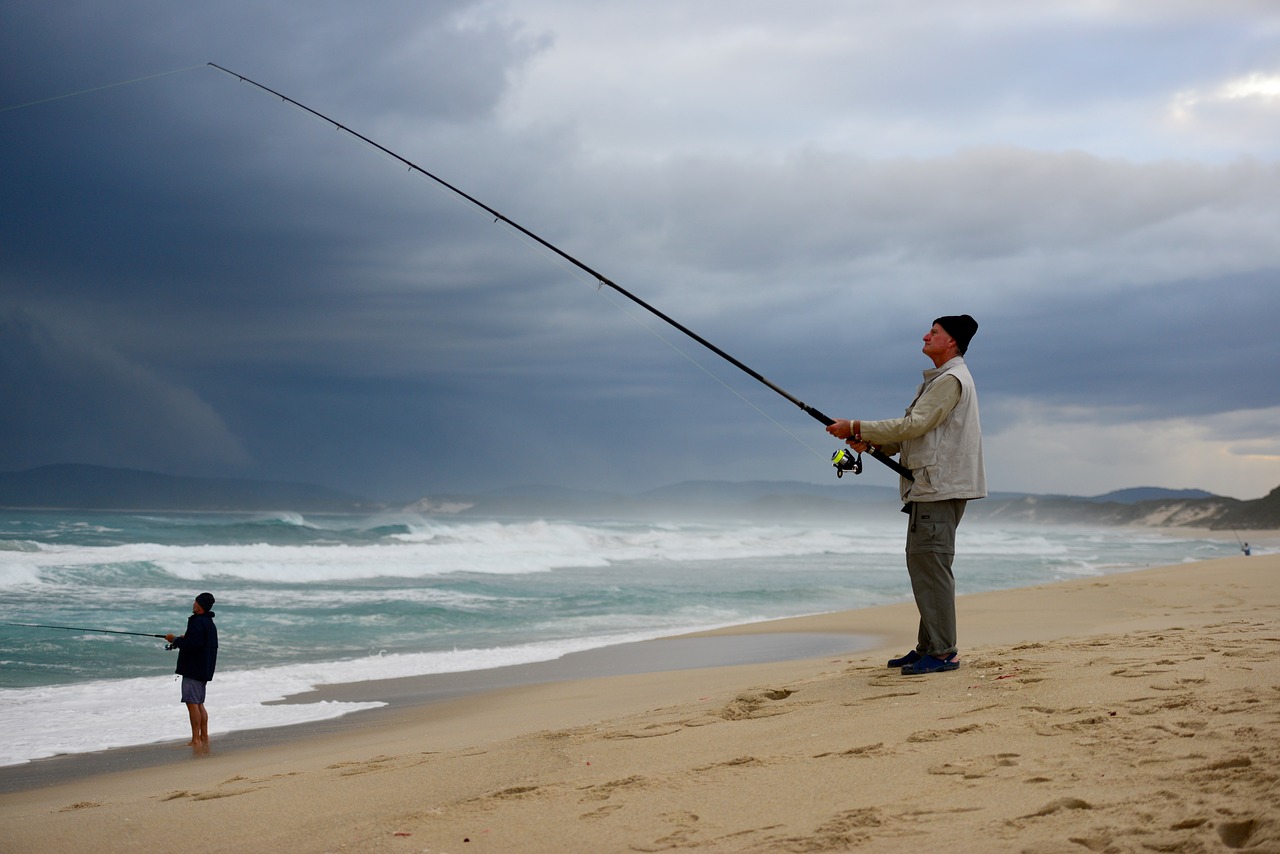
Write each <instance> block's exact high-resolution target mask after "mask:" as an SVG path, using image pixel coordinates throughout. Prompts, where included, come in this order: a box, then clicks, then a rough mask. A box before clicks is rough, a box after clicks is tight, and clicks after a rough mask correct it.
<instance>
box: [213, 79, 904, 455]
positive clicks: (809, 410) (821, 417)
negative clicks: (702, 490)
mask: <svg viewBox="0 0 1280 854" xmlns="http://www.w3.org/2000/svg"><path fill="white" fill-rule="evenodd" d="M209 67H210V68H215V69H217V70H218V71H221V72H223V73H224V74H228V75H230V76H231V77H234V78H236V79H237V80H239V81H240V82H241V83H248V84H249V85H251V86H253V87H255V88H257V89H259V90H261V91H263V92H266V93H267V94H269V95H274V96H275V97H277V98H279V99H280V100H282V101H284V102H286V103H288V104H292V105H293V106H295V107H297V108H298V109H300V110H303V111H304V112H308V113H310V114H311V115H313V116H315V117H316V118H318V119H320V120H322V121H324V122H327V123H328V124H331V125H333V126H334V127H335V128H337V129H338V130H340V131H343V132H344V133H348V134H350V135H351V136H353V137H355V138H356V139H358V140H360V141H361V142H363V143H365V144H366V145H369V146H372V147H373V148H376V149H377V150H378V151H381V152H382V153H383V154H386V155H387V156H388V157H391V158H392V159H394V160H397V161H399V162H400V163H403V164H404V165H405V166H407V167H409V169H411V170H413V171H415V172H417V173H419V174H421V175H423V176H425V177H427V178H430V179H431V180H432V181H434V182H436V183H437V184H439V185H440V186H442V187H444V188H445V189H446V190H449V191H450V192H452V193H455V194H457V195H458V196H460V197H462V198H463V199H465V200H466V201H468V202H470V203H471V204H472V205H475V206H476V207H478V208H480V209H481V210H482V211H484V212H485V213H487V214H489V215H490V216H492V217H493V218H494V221H495V222H502V223H505V224H506V225H508V226H509V227H511V228H513V229H515V230H516V231H518V232H520V233H521V234H523V235H524V236H525V237H527V238H529V239H530V240H532V241H534V242H535V243H537V244H538V245H540V246H542V247H544V248H545V249H547V250H549V251H551V252H553V253H555V254H556V255H558V256H559V257H560V258H562V259H564V260H565V261H567V262H569V263H570V264H572V265H573V266H575V267H577V268H578V269H579V270H581V271H582V272H584V273H586V274H587V275H588V276H591V277H592V278H593V279H595V280H596V283H597V286H598V287H602V288H603V287H608V288H611V289H613V290H614V291H616V292H617V293H619V294H621V295H622V296H624V297H626V298H627V299H629V300H631V301H632V302H633V303H635V304H636V305H638V306H640V307H641V308H643V309H644V310H645V311H648V312H649V313H650V314H653V315H654V316H656V317H658V318H660V319H662V320H664V321H666V322H667V323H668V324H670V325H671V326H673V327H674V328H676V329H678V330H680V331H681V332H683V333H684V334H685V335H687V336H689V337H690V338H692V339H693V340H694V341H697V342H698V343H699V344H701V345H702V346H703V347H706V348H707V349H708V350H710V351H711V352H713V353H715V354H716V355H717V356H719V357H720V358H722V359H724V360H725V361H727V362H728V363H729V364H731V365H733V366H734V367H735V368H737V369H738V370H740V371H742V372H743V373H745V374H746V375H747V376H749V377H751V378H752V379H754V380H756V381H757V382H760V383H762V384H763V385H765V386H767V387H768V388H769V389H771V390H773V391H774V392H776V393H778V394H779V395H781V396H782V397H784V398H786V399H787V400H789V401H790V402H791V403H793V404H795V405H796V406H798V407H800V409H801V410H803V411H804V412H805V414H807V415H809V416H810V417H812V418H814V419H815V420H817V421H819V422H821V423H822V425H823V426H824V427H825V426H829V425H831V424H833V423H835V422H834V419H832V418H830V417H828V416H827V415H825V414H823V413H822V412H821V411H819V410H818V409H816V408H814V407H812V406H810V405H809V404H807V403H805V402H804V401H802V400H800V399H799V398H797V397H795V396H794V395H792V394H791V393H790V392H788V391H786V390H785V389H783V388H782V387H780V386H778V385H777V384H775V383H773V382H772V381H770V380H769V379H767V378H766V377H765V376H764V375H763V374H760V373H759V372H757V371H755V370H754V369H752V368H750V367H748V366H747V365H745V364H743V363H742V362H741V361H739V360H738V359H736V358H734V357H733V356H731V355H729V354H728V353H726V352H725V351H724V350H722V349H720V348H719V347H717V346H716V345H715V344H712V343H711V342H710V341H708V340H707V339H705V338H703V337H702V336H701V335H699V334H698V333H696V332H694V331H693V330H692V329H690V328H689V327H687V326H685V325H684V324H682V323H680V322H679V321H677V320H675V319H674V318H672V317H670V316H668V315H666V314H664V313H663V312H661V311H659V310H658V309H657V308H655V307H654V306H652V305H650V304H649V303H647V302H645V301H644V300H642V299H641V298H640V297H638V296H636V295H635V294H633V293H631V292H630V291H628V290H627V289H626V288H624V287H622V286H621V285H619V284H618V283H617V282H615V281H613V280H612V279H610V278H609V277H608V276H606V275H604V274H603V273H600V272H599V271H597V270H594V269H592V268H591V267H589V266H587V265H586V264H584V263H583V262H582V261H579V260H578V259H577V258H575V257H573V256H572V255H570V254H569V253H568V252H565V251H564V250H563V249H561V248H560V247H559V246H556V245H555V244H553V243H551V242H549V241H547V240H545V239H543V238H542V237H539V236H538V235H537V234H534V233H533V232H532V231H530V230H529V229H527V228H525V227H524V226H523V225H521V224H520V223H518V222H516V221H515V220H512V219H510V218H509V217H507V216H506V215H505V214H503V213H502V212H501V211H498V210H495V209H494V208H492V207H490V206H489V205H487V204H485V203H484V202H482V201H480V200H479V199H477V198H476V197H474V196H472V195H470V194H468V193H466V192H464V191H463V190H461V189H459V188H458V187H455V186H454V185H453V184H450V183H449V182H448V181H446V180H444V179H443V178H441V177H440V176H438V175H435V174H433V173H431V172H428V171H427V170H426V169H423V168H422V167H421V166H419V165H418V164H416V163H414V162H412V161H411V160H407V159H405V158H404V157H401V156H400V155H399V154H396V153H395V152H394V151H392V150H391V149H389V148H387V147H386V146H385V145H382V144H380V143H378V142H375V141H374V140H372V139H370V138H369V137H367V136H365V135H364V134H362V133H360V132H358V131H356V130H353V129H352V128H349V127H347V126H346V125H344V124H342V123H341V122H339V121H337V120H335V119H331V118H329V117H328V116H326V115H325V114H324V113H321V112H319V111H317V110H313V109H312V108H310V107H308V106H307V105H306V104H303V103H301V102H299V101H295V100H294V99H293V98H290V97H289V96H288V95H285V94H282V93H280V92H277V91H276V90H275V89H272V88H271V87H269V86H264V85H263V84H261V83H259V82H257V81H256V80H252V79H250V78H248V77H245V76H244V75H243V74H238V73H236V72H234V71H232V70H230V69H228V68H223V67H222V66H221V65H218V64H217V63H216V62H210V63H209ZM869 453H870V454H871V456H872V457H874V458H875V459H876V460H877V461H879V462H881V463H884V464H885V465H886V466H888V467H889V468H891V469H893V470H894V471H895V472H897V473H898V474H899V475H901V476H902V477H905V478H907V479H908V480H914V478H913V477H912V474H911V470H910V469H908V468H907V467H906V466H903V465H902V464H901V463H899V462H898V461H897V460H894V459H893V458H891V457H890V456H888V455H887V454H885V453H884V452H883V451H881V450H880V449H878V448H871V449H870V451H869ZM861 456H862V455H861V454H859V455H858V459H856V460H854V459H852V458H851V456H850V455H849V454H848V453H847V452H845V451H844V450H841V451H836V453H835V454H833V455H832V458H831V460H832V464H833V465H835V466H836V474H837V475H843V474H844V472H845V471H852V472H853V473H854V474H859V473H860V472H861V471H862V462H861Z"/></svg>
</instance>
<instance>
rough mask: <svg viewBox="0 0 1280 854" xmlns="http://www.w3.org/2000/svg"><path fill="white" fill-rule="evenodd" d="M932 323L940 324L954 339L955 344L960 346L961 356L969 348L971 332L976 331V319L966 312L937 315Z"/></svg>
mask: <svg viewBox="0 0 1280 854" xmlns="http://www.w3.org/2000/svg"><path fill="white" fill-rule="evenodd" d="M934 323H936V324H938V325H939V326H941V327H942V328H943V330H944V331H945V332H946V333H947V334H948V335H950V336H951V337H952V338H954V339H956V346H957V347H959V348H960V355H961V356H963V355H964V354H965V351H966V350H968V349H969V342H970V341H972V340H973V333H975V332H977V331H978V321H976V320H974V319H973V318H972V317H970V316H969V315H967V314H952V315H948V316H947V317H939V318H938V319H937V320H935V321H934Z"/></svg>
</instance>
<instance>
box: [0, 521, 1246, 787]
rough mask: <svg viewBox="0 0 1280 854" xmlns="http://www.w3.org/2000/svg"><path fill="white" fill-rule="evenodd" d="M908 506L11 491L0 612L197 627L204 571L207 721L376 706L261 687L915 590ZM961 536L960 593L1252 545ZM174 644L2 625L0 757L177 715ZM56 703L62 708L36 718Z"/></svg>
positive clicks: (62, 746)
mask: <svg viewBox="0 0 1280 854" xmlns="http://www.w3.org/2000/svg"><path fill="white" fill-rule="evenodd" d="M903 520H904V517H903V516H902V515H901V514H899V513H896V512H892V511H885V512H882V513H876V514H871V515H868V514H865V513H864V514H862V515H860V516H859V518H857V519H852V520H850V521H849V523H848V524H841V525H839V526H833V525H831V524H830V523H829V522H824V523H822V524H820V525H811V526H810V525H804V524H778V525H760V524H756V523H747V522H719V523H714V524H712V523H692V522H688V523H680V522H673V523H667V524H651V523H638V522H600V521H591V522H582V521H573V520H549V519H544V520H510V519H508V520H495V519H489V520H484V519H464V518H457V517H424V516H414V515H406V514H384V515H379V516H370V517H355V516H342V517H338V516H314V517H313V516H306V517H303V516H299V515H296V514H289V513H282V514H270V515H238V514H158V513H153V514H126V513H67V512H59V513H50V512H27V511H0V622H5V623H43V624H52V625H60V626H72V627H80V628H100V629H114V630H118V631H133V632H143V633H165V632H175V633H180V632H181V630H182V628H183V626H184V625H185V623H186V617H187V615H188V614H189V613H190V609H191V601H192V599H193V598H194V597H195V596H196V594H198V593H200V592H201V591H203V590H209V591H211V592H213V594H214V595H215V596H216V597H217V599H218V602H217V604H216V605H215V606H214V611H215V613H216V615H217V616H216V622H217V625H218V629H219V633H220V637H221V650H220V655H219V669H218V675H217V677H216V678H215V680H214V682H213V683H212V684H211V685H210V700H209V703H210V705H211V706H216V707H217V708H218V709H219V714H218V715H215V716H214V731H215V732H217V731H226V730H227V729H246V728H253V727H258V726H275V725H279V724H281V723H292V722H296V721H301V720H314V719H317V718H322V717H332V716H335V715H339V714H344V713H346V712H349V711H353V710H354V709H355V708H361V707H363V706H359V705H358V704H324V705H321V704H303V705H301V706H287V707H285V706H270V705H264V704H265V703H267V702H269V701H270V700H272V699H275V698H278V697H280V696H282V695H283V694H286V693H295V692H303V691H306V690H308V688H310V687H311V686H312V685H315V684H318V683H322V682H349V681H361V680H366V679H377V678H384V677H388V676H403V675H417V674H424V673H435V672H453V671H462V670H474V669H481V668H486V667H495V666H502V665H506V664H516V663H523V662H528V661H537V660H546V659H551V658H556V657H559V656H561V655H564V654H565V653H567V652H571V651H575V650H581V649H589V648H593V647H600V646H606V645H610V644H615V643H621V642H626V641H633V640H641V639H646V638H652V637H659V636H663V635H670V634H675V633H678V632H683V631H688V630H694V629H700V628H708V627H712V626H721V625H728V624H735V623H744V622H753V621H758V620H765V619H771V618H776V617H785V616H795V615H800V614H811V613H819V612H825V611H834V610H844V609H850V608H858V607H862V606H867V605H875V604H882V603H886V602H893V601H901V600H904V599H906V598H909V595H910V594H909V588H908V586H907V581H906V576H905V570H904V569H903V560H902V540H903V530H902V526H903ZM958 551H959V553H960V557H959V558H958V559H957V563H956V574H957V580H958V586H959V588H960V591H961V592H962V593H964V592H976V591H980V590H990V589H997V588H1007V587H1021V586H1029V585H1034V584H1040V583H1044V582H1049V581H1055V580H1063V579H1068V578H1076V577H1082V576H1089V575H1101V574H1105V573H1108V572H1116V571H1123V570H1126V569H1133V568H1140V567H1145V566H1153V565H1162V564H1169V563H1180V562H1183V561H1187V560H1198V559H1204V558H1211V557H1222V556H1228V555H1232V554H1235V553H1236V549H1235V548H1234V544H1226V543H1218V542H1214V541H1210V540H1198V539H1190V538H1179V537H1174V536H1168V535H1166V534H1160V533H1156V532H1152V533H1149V534H1147V533H1139V534H1135V533H1134V532H1133V531H1131V530H1119V529H1097V530H1095V529H1078V528H1037V529H1025V528H1014V527H998V526H987V525H983V524H981V523H980V522H979V523H970V522H968V521H967V520H966V524H965V526H963V527H962V529H961V532H960V538H959V546H958ZM851 628H852V629H853V630H855V631H856V626H855V627H851ZM173 663H174V653H172V652H166V651H165V650H164V642H163V641H162V640H156V639H152V638H143V637H133V636H128V635H116V634H103V633H95V632H85V631H64V630H53V629H34V628H23V627H15V626H6V625H0V733H2V735H0V764H6V763H12V762H21V761H25V760H27V759H31V758H35V757H38V756H46V755H52V754H53V753H58V752H68V751H72V752H74V751H77V750H95V749H100V748H102V747H107V746H116V745H119V744H136V743H145V742H148V741H155V740H163V739H165V738H178V737H181V736H182V735H183V734H184V733H183V731H182V726H184V725H185V723H184V720H182V719H181V718H180V716H178V715H177V714H176V710H175V709H173V708H172V707H171V706H172V705H173V704H176V703H177V688H176V686H175V685H174V684H173V676H172V671H173ZM91 710H92V714H93V717H92V718H90V717H89V714H90V711H91ZM52 713H57V715H58V718H59V726H58V727H57V728H53V727H50V732H49V733H47V734H46V733H43V731H42V730H43V728H44V726H45V725H44V723H43V719H44V718H46V717H47V716H49V715H50V714H52ZM104 714H105V715H109V716H110V719H109V720H107V721H104V720H102V718H101V715H104ZM77 720H80V721H83V722H84V726H83V727H77V726H76V724H75V721H77Z"/></svg>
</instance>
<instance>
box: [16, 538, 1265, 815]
mask: <svg viewBox="0 0 1280 854" xmlns="http://www.w3.org/2000/svg"><path fill="white" fill-rule="evenodd" d="M1132 530H1133V531H1134V532H1135V533H1139V532H1141V533H1150V532H1152V531H1156V532H1158V533H1162V534H1165V535H1167V536H1170V537H1183V536H1188V537H1191V538H1195V539H1207V540H1218V541H1221V542H1223V543H1226V544H1232V543H1234V542H1235V540H1236V539H1237V538H1241V539H1244V540H1245V541H1247V542H1250V543H1253V544H1254V545H1255V548H1258V547H1262V548H1272V549H1274V548H1280V532H1276V531H1268V530H1251V531H1244V532H1233V536H1232V537H1230V538H1228V537H1227V536H1225V535H1224V533H1223V532H1221V531H1215V530H1212V529H1208V528H1172V529H1171V528H1148V527H1145V526H1137V527H1133V528H1132ZM1260 557H1261V556H1260ZM1227 559H1229V558H1210V559H1207V560H1209V561H1212V560H1227ZM1204 562H1206V560H1196V561H1191V562H1190V563H1191V564H1195V563H1204ZM1183 565H1188V564H1174V565H1172V566H1183ZM1150 568H1151V567H1145V568H1144V567H1135V568H1131V569H1125V570H1122V571H1120V572H1117V573H1108V574H1106V575H1103V576H1098V577H1099V578H1112V577H1115V576H1123V575H1127V574H1130V573H1137V572H1144V571H1147V570H1148V569H1150ZM904 572H905V571H904ZM1088 580H1089V579H1088V578H1085V579H1075V580H1074V581H1063V582H1056V583H1051V584H1048V585H1043V584H1042V585H1035V586H1032V587H1017V588H1006V589H1004V590H996V591H985V592H980V593H973V594H965V595H962V596H960V597H958V607H961V603H963V602H964V601H967V600H969V599H972V598H974V597H983V596H994V595H999V594H1002V593H1010V592H1012V593H1016V592H1017V591H1022V590H1035V589H1040V588H1044V587H1047V588H1053V587H1056V586H1058V585H1059V584H1070V583H1075V582H1087V581H1088ZM961 610H963V609H962V608H961ZM915 619H916V617H915V610H914V604H913V603H912V602H911V601H910V600H906V601H902V602H897V603H892V604H888V605H881V606H874V607H867V608H859V609H851V610H842V611H835V612H829V613H823V614H813V615H806V616H800V617H784V618H778V619H773V620H767V621H759V622H753V623H747V624H740V625H731V626H724V627H721V628H718V629H711V630H703V631H697V632H689V633H683V634H678V635H672V636H669V637H664V638H656V639H651V640H646V641H637V642H630V643H621V644H614V645H610V646H606V647H598V648H593V649H588V650H583V651H579V652H573V653H568V654H566V655H564V656H561V657H560V658H558V659H552V660H548V661H536V662H530V663H525V664H518V665H506V666H501V667H494V668H487V669H482V670H472V671H461V672H450V673H435V674H425V675H418V676H406V677H394V678H386V679H376V680H364V681H360V682H341V683H330V684H321V685H317V686H316V687H315V688H313V689H312V690H310V691H306V692H302V693H297V694H291V695H287V696H285V697H284V698H282V699H280V700H277V701H273V702H270V703H268V704H267V705H293V704H309V703H324V702H365V701H376V702H382V703H385V704H386V705H385V706H383V707H380V708H374V709H365V710H359V711H353V712H348V713H346V714H343V715H340V716H337V717H333V718H326V719H321V720H316V721H308V722H304V723H297V724H288V725H283V726H272V727H262V728H258V729H247V730H234V731H230V732H226V733H223V734H219V735H216V736H215V737H214V739H213V740H214V742H215V744H216V745H217V747H218V751H219V752H220V753H231V754H235V753H240V752H243V751H249V750H258V749H263V748H270V747H275V746H280V745H286V744H290V743H294V742H298V741H305V740H307V739H311V738H320V737H325V736H329V735H333V734H341V733H343V732H346V731H348V730H352V729H366V728H370V727H378V726H382V725H384V724H387V723H388V722H389V721H391V719H392V718H393V717H394V716H395V715H396V714H397V713H399V712H401V711H403V710H405V709H409V708H413V707H420V706H430V705H438V704H441V703H445V702H448V701H451V700H456V699H459V698H464V697H469V696H472V695H485V694H490V693H494V692H499V691H503V690H506V689H515V688H520V687H524V686H530V685H539V684H545V683H559V682H569V681H574V680H581V679H592V678H602V677H610V676H629V675H637V674H645V673H658V672H675V671H680V670H685V669H710V668H724V667H734V666H746V665H763V664H772V663H779V662H795V661H803V660H806V659H816V658H820V657H825V656H836V655H853V654H856V653H858V652H867V651H870V650H877V651H885V652H891V653H892V654H893V655H897V654H900V652H901V651H902V650H900V649H898V647H902V649H906V648H908V647H910V646H912V645H913V644H914V633H913V631H907V630H908V629H913V628H914V620H915ZM964 629H965V627H964V626H963V625H962V637H961V641H962V653H963V651H964V646H965V641H966V640H968V639H967V638H966V637H964V634H965V632H964ZM1025 629H1026V631H1027V632H1028V633H1029V634H1028V635H1027V636H1028V637H1035V638H1039V637H1040V636H1039V635H1038V634H1035V627H1033V626H1027V627H1025ZM184 738H185V736H184V737H175V738H173V739H170V740H166V741H160V742H151V743H147V744H137V745H127V746H122V747H115V748H109V749H102V750H94V751H88V752H83V753H69V754H60V755H57V756H52V757H42V758H39V759H34V760H30V761H28V762H25V763H21V764H15V765H5V766H0V795H4V794H5V793H9V792H17V791H24V790H29V789H34V788H41V787H45V786H50V785H56V784H59V783H63V782H67V781H73V780H76V779H78V778H83V777H89V776H95V775H99V774H105V773H117V772H121V771H129V770H135V769H141V768H148V767H155V766H161V765H164V764H167V763H170V762H173V761H175V760H174V757H175V750H176V749H177V748H180V747H185V743H184ZM184 752H185V751H180V750H179V751H177V754H178V755H179V756H182V755H183V753H184ZM183 758H185V757H183Z"/></svg>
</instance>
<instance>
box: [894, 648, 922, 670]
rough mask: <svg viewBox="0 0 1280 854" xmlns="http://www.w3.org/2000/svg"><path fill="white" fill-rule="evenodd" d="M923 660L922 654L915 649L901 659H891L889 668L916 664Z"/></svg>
mask: <svg viewBox="0 0 1280 854" xmlns="http://www.w3.org/2000/svg"><path fill="white" fill-rule="evenodd" d="M921 658H922V656H921V655H920V653H918V652H916V651H915V650H914V649H913V650H911V652H909V653H907V654H906V655H904V656H902V657H901V658H891V659H889V666H890V667H902V666H903V665H904V664H915V663H916V662H917V661H919V660H920V659H921Z"/></svg>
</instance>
